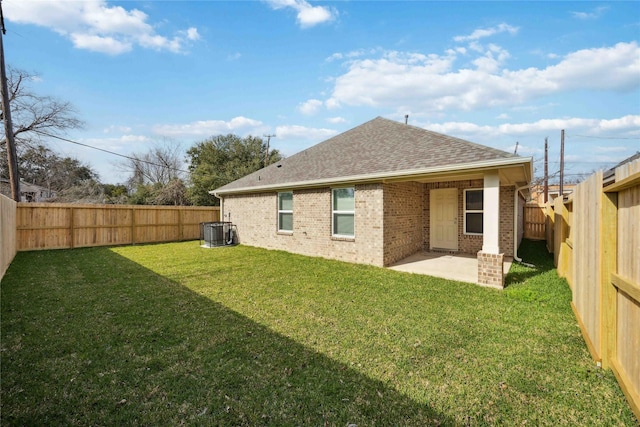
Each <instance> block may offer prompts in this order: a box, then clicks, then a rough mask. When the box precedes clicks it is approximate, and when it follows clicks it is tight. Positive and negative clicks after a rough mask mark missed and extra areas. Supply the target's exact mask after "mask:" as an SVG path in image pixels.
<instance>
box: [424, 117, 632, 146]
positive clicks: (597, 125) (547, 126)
mask: <svg viewBox="0 0 640 427" xmlns="http://www.w3.org/2000/svg"><path fill="white" fill-rule="evenodd" d="M421 126H423V127H425V128H427V129H429V130H432V131H434V132H440V133H444V134H447V135H457V136H460V135H467V136H469V135H471V136H475V138H474V139H471V140H486V139H490V138H495V137H499V136H505V135H508V136H514V137H515V136H530V135H537V134H541V133H542V134H544V133H555V132H560V130H561V129H571V134H573V135H574V136H577V135H581V134H585V135H589V136H598V135H608V136H609V137H612V138H614V137H616V136H617V137H620V138H624V137H627V136H629V135H634V134H635V132H637V130H638V129H639V128H640V115H628V116H624V117H619V118H615V119H586V118H579V117H568V118H558V119H541V120H538V121H535V122H529V123H504V124H500V125H497V126H489V125H484V126H480V125H477V124H475V123H469V122H445V123H428V124H426V125H421Z"/></svg>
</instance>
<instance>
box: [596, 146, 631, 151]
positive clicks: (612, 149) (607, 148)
mask: <svg viewBox="0 0 640 427" xmlns="http://www.w3.org/2000/svg"><path fill="white" fill-rule="evenodd" d="M595 150H596V151H597V152H599V153H620V152H623V151H627V150H628V148H627V147H624V146H623V147H620V146H618V147H601V146H598V147H595Z"/></svg>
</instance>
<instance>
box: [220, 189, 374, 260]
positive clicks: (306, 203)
mask: <svg viewBox="0 0 640 427" xmlns="http://www.w3.org/2000/svg"><path fill="white" fill-rule="evenodd" d="M355 189H356V191H355V206H356V207H355V238H353V239H347V238H334V237H332V236H331V189H330V188H320V189H311V190H296V191H294V192H293V232H291V233H284V232H278V211H277V197H278V196H277V193H261V194H255V195H253V194H251V195H235V196H227V197H225V198H224V214H225V215H229V214H230V215H231V219H230V220H231V222H233V223H234V224H236V226H237V229H238V237H239V240H240V243H242V244H246V245H249V246H258V247H262V248H267V249H281V250H286V251H289V252H294V253H299V254H302V255H310V256H320V257H325V258H333V259H340V260H343V261H349V262H357V263H363V264H372V265H378V266H382V265H384V259H383V223H382V221H383V219H382V218H383V197H382V196H383V191H382V184H369V185H356V186H355ZM225 220H227V221H228V220H229V218H228V217H226V218H225Z"/></svg>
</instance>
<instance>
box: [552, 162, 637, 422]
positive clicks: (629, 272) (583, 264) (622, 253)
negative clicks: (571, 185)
mask: <svg viewBox="0 0 640 427" xmlns="http://www.w3.org/2000/svg"><path fill="white" fill-rule="evenodd" d="M552 211H553V218H550V219H549V222H550V224H552V226H553V229H554V230H553V236H552V238H553V251H554V259H555V261H556V265H557V267H558V274H559V275H561V276H563V277H565V278H566V279H567V281H568V282H569V285H570V286H571V289H572V293H573V298H572V303H571V306H572V308H573V311H574V313H575V315H576V318H577V319H578V323H579V325H580V329H581V330H582V334H583V336H584V338H585V341H586V342H587V346H588V348H589V351H590V352H591V355H592V356H593V358H594V359H595V360H596V361H598V362H601V363H602V366H603V368H611V370H612V371H613V372H614V374H615V376H616V378H617V379H618V382H619V383H620V386H621V388H622V390H623V391H624V393H625V395H626V396H627V399H628V401H629V403H630V405H631V408H632V410H633V412H634V413H635V415H636V417H638V419H640V160H636V161H635V162H631V163H627V164H625V165H623V166H621V167H619V168H617V169H616V170H615V181H614V182H613V183H612V184H610V185H607V186H603V174H602V172H597V173H595V174H594V175H592V176H590V177H589V178H588V179H587V180H585V181H584V182H582V183H580V184H579V185H578V186H577V187H576V189H575V191H574V193H573V195H572V197H571V199H570V200H569V201H568V202H563V201H562V198H558V199H556V200H555V203H554V207H553V210H552Z"/></svg>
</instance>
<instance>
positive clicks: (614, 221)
mask: <svg viewBox="0 0 640 427" xmlns="http://www.w3.org/2000/svg"><path fill="white" fill-rule="evenodd" d="M600 231H601V233H600V301H601V304H602V305H601V307H600V313H601V316H602V318H601V323H600V344H601V346H602V347H601V351H600V354H601V356H602V367H603V368H604V369H608V368H610V367H611V361H612V360H614V359H615V357H616V348H617V340H616V320H617V313H616V311H617V310H616V309H617V290H616V288H615V287H614V286H613V285H612V284H611V274H612V273H615V272H616V263H617V251H618V193H604V192H603V193H602V216H601V218H600Z"/></svg>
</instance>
